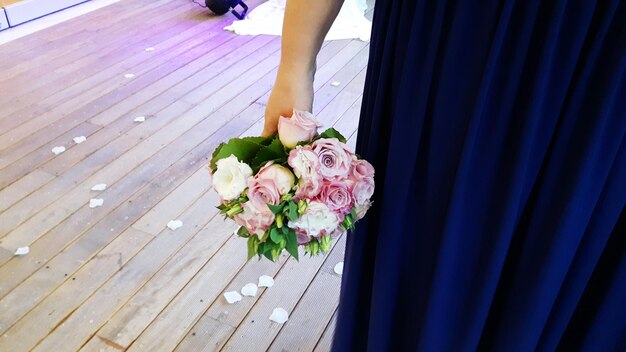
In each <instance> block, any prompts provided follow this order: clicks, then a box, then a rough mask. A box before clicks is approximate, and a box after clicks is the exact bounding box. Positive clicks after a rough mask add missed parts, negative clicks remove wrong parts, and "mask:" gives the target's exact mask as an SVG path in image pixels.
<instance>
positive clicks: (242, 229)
mask: <svg viewBox="0 0 626 352" xmlns="http://www.w3.org/2000/svg"><path fill="white" fill-rule="evenodd" d="M237 236H240V237H243V238H248V237H250V233H249V232H248V229H246V228H245V227H243V226H241V227H240V228H239V230H237Z"/></svg>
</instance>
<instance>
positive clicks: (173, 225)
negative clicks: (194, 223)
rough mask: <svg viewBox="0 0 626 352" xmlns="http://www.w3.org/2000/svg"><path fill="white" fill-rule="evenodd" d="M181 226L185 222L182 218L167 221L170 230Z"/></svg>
mask: <svg viewBox="0 0 626 352" xmlns="http://www.w3.org/2000/svg"><path fill="white" fill-rule="evenodd" d="M181 226H183V222H182V221H180V220H170V222H168V223H167V227H169V228H170V230H176V229H178V228H180V227H181Z"/></svg>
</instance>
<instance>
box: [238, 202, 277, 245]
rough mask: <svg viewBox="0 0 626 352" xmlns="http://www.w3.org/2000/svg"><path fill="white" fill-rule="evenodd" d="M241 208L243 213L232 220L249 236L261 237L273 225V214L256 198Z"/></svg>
mask: <svg viewBox="0 0 626 352" xmlns="http://www.w3.org/2000/svg"><path fill="white" fill-rule="evenodd" d="M242 208H243V212H242V213H239V214H237V215H235V216H234V217H233V218H234V220H235V222H237V223H238V224H239V225H241V226H243V227H245V228H246V229H247V230H248V232H249V233H250V234H253V235H257V236H259V237H261V236H263V234H264V233H265V232H266V231H267V230H268V229H269V228H270V226H272V224H273V223H274V213H272V211H271V210H270V208H269V207H268V206H267V204H265V202H263V201H261V200H259V199H258V198H256V199H251V200H249V201H247V202H245V203H243V204H242Z"/></svg>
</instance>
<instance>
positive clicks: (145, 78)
mask: <svg viewBox="0 0 626 352" xmlns="http://www.w3.org/2000/svg"><path fill="white" fill-rule="evenodd" d="M198 27H202V25H197V26H194V27H193V28H192V29H194V30H196V31H198V32H197V33H199V32H201V31H202V28H198ZM185 33H187V32H185ZM181 35H182V34H181ZM211 37H212V35H208V34H207V35H206V36H195V37H194V38H192V39H189V40H185V41H183V42H182V43H178V42H177V39H176V40H175V39H174V38H172V40H171V43H172V45H174V47H173V48H170V49H169V50H166V51H165V52H164V53H162V54H160V55H159V56H158V57H153V58H152V59H149V57H148V56H149V55H147V54H150V53H146V52H143V53H140V54H138V55H135V56H132V57H131V58H130V59H129V60H125V61H123V62H120V63H118V64H116V65H114V66H111V67H109V68H107V69H105V70H103V71H100V72H98V73H97V74H95V75H93V76H91V77H89V78H88V79H86V80H82V81H81V84H80V85H74V86H72V87H71V89H73V90H74V91H75V93H76V94H78V95H75V96H72V95H71V94H70V95H69V96H65V98H66V99H65V100H64V101H63V103H61V104H58V105H56V106H54V108H52V109H51V110H50V111H48V112H46V113H44V114H41V115H39V116H36V117H33V118H31V119H30V120H28V121H26V122H24V123H22V124H20V125H19V126H15V125H14V124H9V123H8V122H6V119H5V120H3V122H6V123H4V124H3V126H2V127H3V128H4V129H6V128H12V130H11V138H4V137H2V136H0V137H2V139H0V148H1V149H5V148H7V147H8V146H10V145H11V144H14V143H15V142H17V141H20V140H22V139H23V138H25V137H27V136H31V138H32V136H33V135H36V136H39V135H41V132H39V133H37V132H38V131H42V129H43V128H44V127H45V126H47V125H49V124H51V123H54V122H57V121H58V120H60V119H61V118H63V117H65V116H72V119H71V120H69V121H66V123H63V124H60V123H59V124H55V125H54V126H53V128H55V129H58V130H60V131H65V130H67V129H69V128H72V127H73V126H74V125H75V124H77V123H80V122H81V121H82V120H84V119H85V118H86V117H91V116H93V114H95V113H98V112H102V111H103V110H104V109H105V108H107V107H109V106H111V105H113V104H115V103H117V101H119V97H120V95H122V96H125V95H131V94H134V93H136V92H137V91H139V90H141V89H143V88H144V87H145V86H147V85H148V84H150V83H153V82H154V81H155V80H157V79H158V78H160V77H162V76H163V75H164V73H165V72H168V73H169V72H171V71H173V70H175V69H177V68H179V67H182V66H184V65H185V64H187V63H188V62H190V61H192V60H193V59H194V58H196V57H198V56H200V55H201V54H202V53H204V52H205V51H206V49H205V48H204V47H203V46H201V44H203V43H205V42H206V41H207V40H210V39H211ZM223 38H225V39H226V38H227V37H226V36H223ZM174 58H176V60H173V59H174ZM126 61H128V62H126ZM125 65H129V67H125ZM127 72H132V73H133V74H135V75H136V77H135V78H133V79H127V78H125V77H124V76H123V75H124V74H125V73H127ZM102 78H104V79H106V80H107V81H108V84H102ZM85 82H88V83H85ZM90 82H94V85H93V86H92V85H91V83H90ZM85 85H87V87H85ZM68 91H69V90H65V92H64V94H66V93H68ZM77 106H80V108H78V109H76V107H77ZM68 111H70V113H69V114H68ZM66 120H67V119H66ZM7 133H8V132H7ZM7 133H5V135H6V134H7ZM3 136H4V135H3ZM39 137H40V138H37V141H38V142H39V141H41V143H44V142H45V141H47V139H45V135H41V136H39ZM41 143H39V144H37V143H30V144H29V145H30V146H32V148H36V147H37V146H39V145H40V144H41ZM21 155H22V154H20V155H19V156H21ZM6 158H7V159H8V157H6Z"/></svg>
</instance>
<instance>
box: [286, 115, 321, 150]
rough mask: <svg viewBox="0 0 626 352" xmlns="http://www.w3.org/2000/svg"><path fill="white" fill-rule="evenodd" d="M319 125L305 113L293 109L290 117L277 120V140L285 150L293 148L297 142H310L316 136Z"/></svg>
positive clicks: (311, 116)
mask: <svg viewBox="0 0 626 352" xmlns="http://www.w3.org/2000/svg"><path fill="white" fill-rule="evenodd" d="M318 125H319V123H318V122H317V120H316V119H315V116H313V114H311V113H310V112H307V111H301V110H296V109H293V115H291V117H284V116H281V117H280V118H279V119H278V138H279V139H280V142H281V143H282V144H283V145H284V146H285V147H287V148H294V147H295V146H296V144H298V143H299V142H310V141H311V140H313V137H315V136H316V135H317V127H318Z"/></svg>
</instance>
